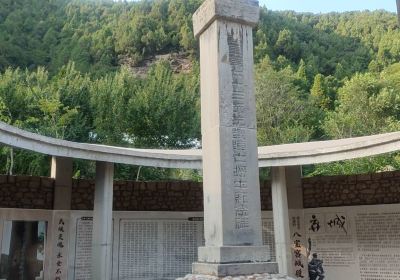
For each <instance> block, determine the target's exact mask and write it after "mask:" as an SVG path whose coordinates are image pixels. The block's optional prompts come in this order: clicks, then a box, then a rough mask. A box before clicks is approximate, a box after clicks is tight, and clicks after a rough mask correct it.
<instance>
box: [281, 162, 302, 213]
mask: <svg viewBox="0 0 400 280" xmlns="http://www.w3.org/2000/svg"><path fill="white" fill-rule="evenodd" d="M285 174H286V176H285V177H286V189H287V195H288V206H289V209H303V208H304V207H303V188H302V185H301V177H302V174H301V166H287V167H285Z"/></svg>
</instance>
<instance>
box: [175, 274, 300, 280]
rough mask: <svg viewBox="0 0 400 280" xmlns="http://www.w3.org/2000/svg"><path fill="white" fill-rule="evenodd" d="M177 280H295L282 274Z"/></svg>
mask: <svg viewBox="0 0 400 280" xmlns="http://www.w3.org/2000/svg"><path fill="white" fill-rule="evenodd" d="M176 280H295V279H294V278H292V277H289V276H285V275H282V274H268V273H265V274H253V275H249V276H234V277H233V276H226V277H216V276H209V275H198V274H197V275H195V274H188V275H186V276H185V277H183V278H177V279H176Z"/></svg>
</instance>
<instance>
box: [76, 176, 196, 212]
mask: <svg viewBox="0 0 400 280" xmlns="http://www.w3.org/2000/svg"><path fill="white" fill-rule="evenodd" d="M93 201H94V181H93V180H73V187H72V209H73V210H92V209H93ZM113 206H114V210H116V211H203V190H202V183H197V182H188V181H179V182H177V181H171V182H134V181H115V182H114V203H113Z"/></svg>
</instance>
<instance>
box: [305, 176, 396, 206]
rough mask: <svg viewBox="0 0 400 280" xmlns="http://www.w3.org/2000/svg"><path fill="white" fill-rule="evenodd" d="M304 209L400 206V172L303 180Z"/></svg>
mask: <svg viewBox="0 0 400 280" xmlns="http://www.w3.org/2000/svg"><path fill="white" fill-rule="evenodd" d="M302 184H303V203H304V208H316V207H329V206H351V205H373V204H393V203H400V171H393V172H382V173H374V174H361V175H350V176H332V177H312V178H303V180H302Z"/></svg>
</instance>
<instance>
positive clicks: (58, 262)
mask: <svg viewBox="0 0 400 280" xmlns="http://www.w3.org/2000/svg"><path fill="white" fill-rule="evenodd" d="M68 221H69V217H68V213H65V212H58V213H57V214H56V215H55V216H54V220H53V229H54V231H53V240H54V243H53V244H54V245H53V246H54V249H53V257H52V267H53V269H52V271H53V272H52V278H51V279H53V280H64V279H67V271H68V263H67V261H68V231H69V222H68Z"/></svg>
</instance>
